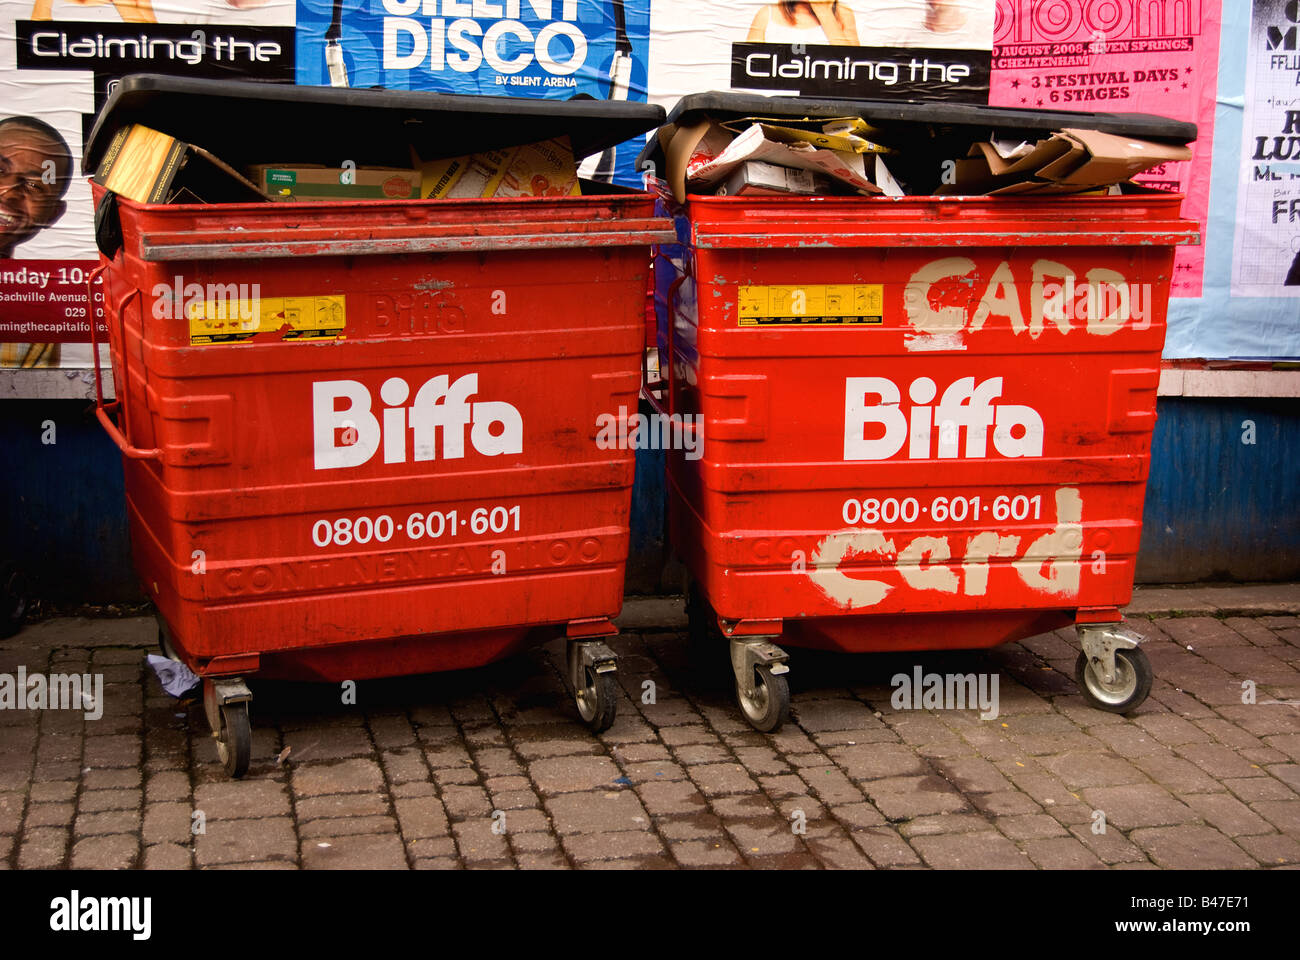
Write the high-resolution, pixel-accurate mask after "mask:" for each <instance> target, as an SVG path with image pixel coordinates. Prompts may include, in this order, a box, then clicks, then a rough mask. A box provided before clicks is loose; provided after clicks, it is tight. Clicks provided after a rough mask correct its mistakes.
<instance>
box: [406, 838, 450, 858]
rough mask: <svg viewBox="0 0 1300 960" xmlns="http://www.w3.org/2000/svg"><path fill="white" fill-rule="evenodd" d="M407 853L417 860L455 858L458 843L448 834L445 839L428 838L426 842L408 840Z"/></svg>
mask: <svg viewBox="0 0 1300 960" xmlns="http://www.w3.org/2000/svg"><path fill="white" fill-rule="evenodd" d="M406 851H407V853H408V854H409V855H410V856H411V857H413V858H415V859H417V860H426V859H430V858H434V857H455V856H456V855H457V854H456V841H455V840H454V839H453V838H452V837H451V835H450V834H448V835H447V836H445V837H428V838H426V839H424V840H408V841H407V843H406Z"/></svg>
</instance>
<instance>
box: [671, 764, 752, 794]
mask: <svg viewBox="0 0 1300 960" xmlns="http://www.w3.org/2000/svg"><path fill="white" fill-rule="evenodd" d="M688 772H689V774H690V778H691V780H693V781H694V782H695V784H696V785H697V786H698V787H699V788H700V792H701V793H703V794H704V795H705V796H706V797H719V796H724V795H727V794H734V793H751V792H753V791H755V790H757V789H758V784H756V783H755V782H754V780H753V778H751V777H750V775H749V774H748V773H747V772H746V771H745V768H744V767H742V766H740V765H739V764H736V763H708V764H701V765H699V766H694V767H691V768H690V770H689V771H688Z"/></svg>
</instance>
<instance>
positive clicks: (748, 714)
mask: <svg viewBox="0 0 1300 960" xmlns="http://www.w3.org/2000/svg"><path fill="white" fill-rule="evenodd" d="M754 679H755V681H756V682H755V684H754V690H753V692H752V693H750V692H747V691H745V690H743V689H742V688H741V686H740V684H736V700H737V702H739V704H740V709H741V711H742V712H743V713H744V714H745V719H746V720H748V721H749V723H750V726H752V727H753V728H754V729H755V730H757V731H759V732H760V733H772V732H773V731H775V730H779V729H780V728H781V725H782V724H783V723H785V722H786V720H788V719H789V718H790V684H789V683H787V682H786V679H785V677H784V676H782V675H775V676H774V675H773V674H772V668H771V667H770V666H767V665H762V666H757V667H755V668H754Z"/></svg>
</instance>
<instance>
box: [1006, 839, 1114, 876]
mask: <svg viewBox="0 0 1300 960" xmlns="http://www.w3.org/2000/svg"><path fill="white" fill-rule="evenodd" d="M1022 849H1023V850H1024V851H1025V853H1027V854H1028V855H1029V859H1030V860H1032V861H1034V863H1035V864H1036V865H1037V866H1039V867H1042V868H1043V869H1044V870H1088V869H1100V868H1102V867H1104V866H1105V864H1103V863H1102V862H1101V861H1100V860H1098V859H1097V856H1096V855H1095V854H1094V853H1093V852H1092V851H1091V850H1089V849H1088V848H1087V847H1085V846H1084V845H1083V844H1082V843H1080V842H1079V841H1078V840H1076V839H1075V838H1074V837H1046V838H1044V839H1041V840H1030V841H1028V842H1027V843H1025V844H1023V845H1022Z"/></svg>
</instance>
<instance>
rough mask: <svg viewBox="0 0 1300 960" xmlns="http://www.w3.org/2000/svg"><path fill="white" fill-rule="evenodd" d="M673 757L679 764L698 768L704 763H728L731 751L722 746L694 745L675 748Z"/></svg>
mask: <svg viewBox="0 0 1300 960" xmlns="http://www.w3.org/2000/svg"><path fill="white" fill-rule="evenodd" d="M673 757H674V758H675V759H676V760H677V762H678V763H681V764H685V765H686V766H696V765H699V764H702V763H726V762H727V761H728V760H730V759H731V751H729V750H728V749H727V748H726V747H724V746H722V745H721V744H710V743H692V744H689V745H688V746H685V747H674V748H673Z"/></svg>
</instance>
